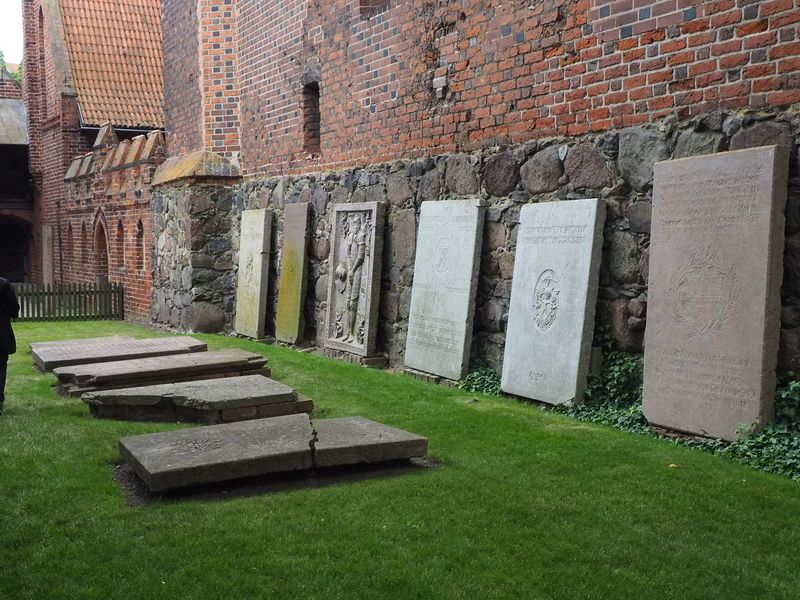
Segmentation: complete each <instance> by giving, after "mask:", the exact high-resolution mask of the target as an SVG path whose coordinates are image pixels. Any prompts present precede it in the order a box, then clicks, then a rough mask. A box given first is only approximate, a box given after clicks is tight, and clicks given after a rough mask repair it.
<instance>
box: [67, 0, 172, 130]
mask: <svg viewBox="0 0 800 600" xmlns="http://www.w3.org/2000/svg"><path fill="white" fill-rule="evenodd" d="M58 5H59V9H60V12H61V19H62V24H63V30H64V42H65V45H66V50H67V54H68V55H69V62H70V66H71V71H72V78H73V81H74V88H75V92H76V93H77V95H78V105H79V106H80V110H81V119H82V121H83V125H86V126H94V127H98V126H100V125H101V124H103V123H106V122H109V121H110V122H111V123H112V124H113V125H114V126H115V127H117V128H131V129H162V128H163V127H164V74H163V67H162V64H163V63H162V49H161V3H160V0H59V2H58Z"/></svg>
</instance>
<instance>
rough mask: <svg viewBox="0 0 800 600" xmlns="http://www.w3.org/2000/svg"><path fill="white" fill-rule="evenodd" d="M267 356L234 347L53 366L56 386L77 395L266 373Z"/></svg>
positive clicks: (65, 392)
mask: <svg viewBox="0 0 800 600" xmlns="http://www.w3.org/2000/svg"><path fill="white" fill-rule="evenodd" d="M266 363H267V359H266V358H264V357H263V356H261V355H260V354H255V353H253V352H247V351H245V350H240V349H238V348H232V349H229V350H218V351H215V352H192V353H190V354H172V355H169V356H158V357H152V358H137V359H134V360H119V361H114V362H106V363H93V364H88V365H73V366H68V367H59V368H57V369H54V371H53V373H54V374H55V375H56V377H58V381H59V386H58V390H59V392H60V393H62V394H64V395H81V394H83V393H85V392H93V391H98V390H104V389H106V390H107V389H118V388H126V387H140V386H144V385H154V384H160V383H177V382H181V381H192V380H201V379H216V378H219V377H235V376H239V375H255V374H262V375H267V376H269V369H267V368H266Z"/></svg>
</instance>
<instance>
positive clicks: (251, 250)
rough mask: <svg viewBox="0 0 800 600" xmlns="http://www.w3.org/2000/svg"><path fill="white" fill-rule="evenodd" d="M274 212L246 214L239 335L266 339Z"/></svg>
mask: <svg viewBox="0 0 800 600" xmlns="http://www.w3.org/2000/svg"><path fill="white" fill-rule="evenodd" d="M271 239H272V212H271V211H269V210H267V209H265V208H259V209H255V210H245V211H243V212H242V232H241V236H240V238H239V273H238V275H237V282H236V321H235V325H234V328H235V330H236V333H238V334H241V335H245V336H247V337H251V338H255V339H262V338H263V337H264V327H265V323H266V319H267V284H268V279H267V277H268V274H269V248H270V242H271Z"/></svg>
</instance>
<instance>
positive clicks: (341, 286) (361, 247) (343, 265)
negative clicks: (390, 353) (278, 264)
mask: <svg viewBox="0 0 800 600" xmlns="http://www.w3.org/2000/svg"><path fill="white" fill-rule="evenodd" d="M384 212H385V207H384V205H383V203H381V202H362V203H354V204H338V205H336V206H335V207H334V210H333V225H332V235H331V252H330V258H329V259H328V268H329V269H330V272H329V274H328V314H327V318H326V321H325V328H326V331H325V346H326V347H327V348H333V349H335V350H343V351H345V352H349V353H352V354H355V355H358V356H364V357H366V356H372V355H373V354H374V352H375V333H376V330H377V327H378V301H379V298H380V285H381V260H382V256H383V227H384Z"/></svg>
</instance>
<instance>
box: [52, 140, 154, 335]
mask: <svg viewBox="0 0 800 600" xmlns="http://www.w3.org/2000/svg"><path fill="white" fill-rule="evenodd" d="M164 154H165V147H164V143H163V136H162V134H161V132H159V131H154V132H152V133H150V134H149V135H148V136H144V135H141V136H137V137H135V138H133V139H131V140H123V141H122V142H120V143H117V144H113V145H110V146H100V147H98V148H97V149H95V150H94V151H93V152H90V153H87V154H85V155H83V156H79V157H76V158H75V159H74V160H73V161H72V162H71V163H70V167H69V170H68V172H67V176H66V184H65V191H66V195H65V200H64V201H63V202H62V204H61V209H60V212H59V217H58V222H57V227H58V229H57V231H58V238H57V241H56V248H57V250H56V253H57V254H58V255H59V257H60V262H63V276H62V278H63V281H64V282H65V283H89V284H93V283H95V281H96V280H97V278H98V277H105V278H107V279H108V280H109V281H111V282H115V283H122V284H123V286H124V289H125V317H126V318H128V319H134V320H138V321H149V320H150V304H151V297H152V268H153V239H152V215H153V211H152V208H151V205H150V194H151V189H150V182H151V180H152V177H153V174H154V172H155V170H156V169H157V168H158V166H159V165H160V164H161V162H162V161H163V158H164Z"/></svg>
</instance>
